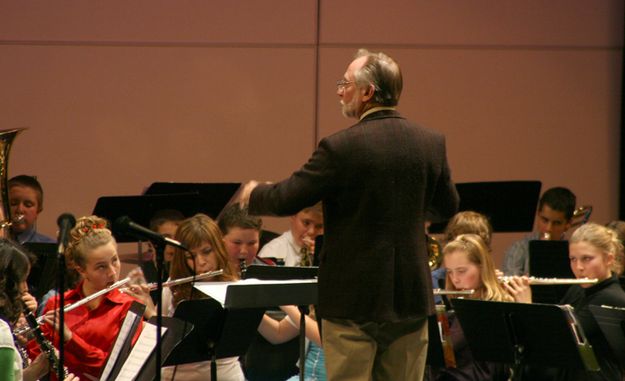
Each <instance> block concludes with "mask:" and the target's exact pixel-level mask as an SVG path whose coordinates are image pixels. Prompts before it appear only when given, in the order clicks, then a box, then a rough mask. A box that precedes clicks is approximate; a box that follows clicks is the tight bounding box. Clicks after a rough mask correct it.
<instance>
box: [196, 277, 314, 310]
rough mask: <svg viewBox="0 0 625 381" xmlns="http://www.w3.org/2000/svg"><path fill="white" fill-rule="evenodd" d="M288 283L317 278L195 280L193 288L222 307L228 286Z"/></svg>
mask: <svg viewBox="0 0 625 381" xmlns="http://www.w3.org/2000/svg"><path fill="white" fill-rule="evenodd" d="M290 283H317V279H292V280H259V279H244V280H239V281H236V282H197V283H195V288H197V289H198V290H200V291H201V292H203V293H205V294H206V295H208V296H210V297H211V298H213V299H215V300H216V301H218V302H219V303H220V304H221V306H222V307H223V305H224V303H225V302H226V291H228V287H237V286H249V285H255V284H263V285H270V284H290Z"/></svg>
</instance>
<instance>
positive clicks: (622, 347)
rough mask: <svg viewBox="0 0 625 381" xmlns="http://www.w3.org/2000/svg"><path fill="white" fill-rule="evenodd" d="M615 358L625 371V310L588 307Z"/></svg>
mask: <svg viewBox="0 0 625 381" xmlns="http://www.w3.org/2000/svg"><path fill="white" fill-rule="evenodd" d="M588 308H589V309H590V313H592V316H593V317H594V318H595V320H596V321H597V324H598V325H599V328H600V329H601V332H602V333H603V336H604V337H605V339H606V340H607V342H608V345H610V348H612V353H614V357H616V359H617V360H618V362H619V363H620V364H621V367H622V368H623V369H625V308H618V307H610V306H592V305H591V306H588Z"/></svg>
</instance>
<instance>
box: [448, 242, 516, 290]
mask: <svg viewBox="0 0 625 381" xmlns="http://www.w3.org/2000/svg"><path fill="white" fill-rule="evenodd" d="M456 251H461V252H464V253H466V255H467V258H468V259H469V262H471V263H473V264H475V265H476V266H478V267H479V268H480V283H481V285H480V287H479V289H477V290H475V291H476V293H475V296H474V298H476V299H482V300H493V301H499V302H502V301H504V302H511V301H513V298H512V296H510V294H508V293H507V292H506V291H505V290H504V288H503V286H502V285H501V283H499V280H498V279H497V275H496V274H495V265H494V264H493V259H492V258H491V256H490V253H489V252H488V249H487V248H486V244H484V241H483V240H482V238H481V237H480V236H478V235H476V234H461V235H459V236H458V237H456V238H455V239H454V240H453V241H451V242H449V243H448V244H447V245H445V248H444V249H443V256H445V255H449V254H451V253H453V252H456ZM445 288H446V289H447V290H453V291H455V290H456V288H455V287H454V284H453V283H452V281H451V278H450V276H449V272H448V273H447V276H446V279H445Z"/></svg>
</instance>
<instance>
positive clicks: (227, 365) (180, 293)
mask: <svg viewBox="0 0 625 381" xmlns="http://www.w3.org/2000/svg"><path fill="white" fill-rule="evenodd" d="M176 240H177V241H179V242H180V243H181V244H182V245H183V246H184V247H187V248H188V249H189V251H190V253H189V252H186V251H183V250H181V249H176V250H175V252H174V256H173V258H172V262H171V269H170V272H169V275H170V278H171V279H172V280H175V279H179V278H185V277H189V276H192V275H193V274H196V275H197V274H202V273H205V272H208V271H215V270H223V271H224V273H223V275H220V276H217V277H214V278H211V279H210V280H212V281H233V280H237V279H238V276H237V273H236V270H234V269H233V268H232V266H230V263H229V261H228V254H227V253H226V249H225V247H224V242H223V238H222V235H221V232H220V231H219V227H217V224H216V223H215V221H213V220H212V219H211V218H210V217H208V216H207V215H204V214H196V215H195V216H193V217H191V218H188V219H186V220H184V221H183V222H182V223H181V224H180V226H178V230H177V231H176ZM205 297H206V296H205V295H204V294H202V293H201V292H199V291H197V290H195V289H194V288H193V285H192V284H191V283H187V284H183V285H179V286H175V287H172V290H170V289H169V288H166V289H163V313H167V314H169V315H170V316H171V315H173V312H174V309H175V306H176V305H178V303H179V302H181V301H182V300H191V299H201V298H205ZM210 372H211V365H210V361H201V362H196V363H188V364H182V365H176V366H168V367H165V368H163V372H162V379H163V380H164V381H165V380H166V381H170V380H176V381H183V380H184V381H194V380H198V381H199V380H206V379H207V378H208V377H209V375H210V374H211V373H210ZM217 379H218V380H220V381H244V380H245V378H244V376H243V371H242V369H241V365H240V364H239V359H238V357H229V358H223V359H217Z"/></svg>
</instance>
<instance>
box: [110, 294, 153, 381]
mask: <svg viewBox="0 0 625 381" xmlns="http://www.w3.org/2000/svg"><path fill="white" fill-rule="evenodd" d="M144 312H145V305H144V304H141V303H139V302H133V303H132V305H131V306H130V309H129V310H128V313H126V317H125V318H124V321H123V322H122V326H121V328H120V330H119V332H118V333H117V337H116V338H115V342H114V343H113V347H112V348H111V351H110V352H109V355H108V356H107V358H106V362H105V363H104V364H105V365H104V370H103V372H102V375H101V376H100V381H113V380H115V379H116V378H117V375H118V374H119V371H120V370H121V367H122V365H123V363H124V361H126V358H128V355H129V354H130V349H131V348H132V339H133V338H134V337H135V334H136V332H137V329H138V328H139V324H141V322H142V320H143V313H144Z"/></svg>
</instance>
